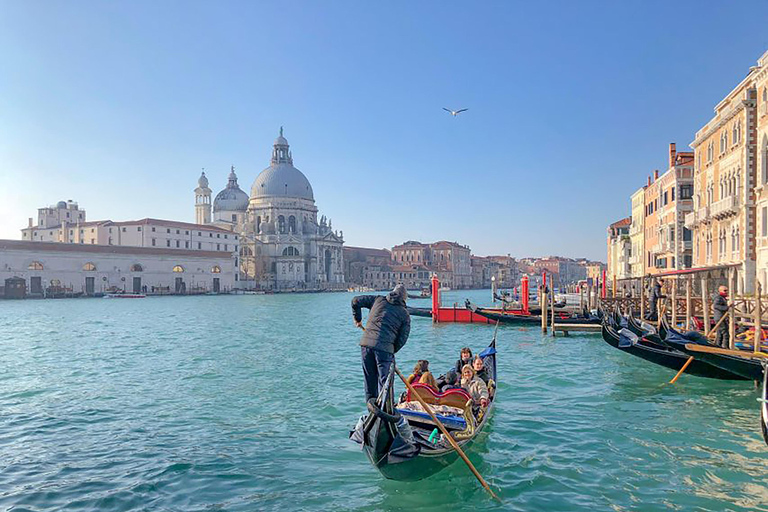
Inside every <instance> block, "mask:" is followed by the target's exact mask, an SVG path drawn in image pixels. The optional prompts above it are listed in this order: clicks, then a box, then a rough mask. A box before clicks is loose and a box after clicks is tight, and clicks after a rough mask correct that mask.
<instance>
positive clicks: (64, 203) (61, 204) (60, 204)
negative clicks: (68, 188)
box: [56, 201, 67, 208]
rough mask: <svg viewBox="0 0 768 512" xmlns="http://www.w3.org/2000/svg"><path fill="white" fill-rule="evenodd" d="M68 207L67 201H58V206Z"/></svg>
mask: <svg viewBox="0 0 768 512" xmlns="http://www.w3.org/2000/svg"><path fill="white" fill-rule="evenodd" d="M66 207H67V202H66V201H59V202H58V203H56V208H66Z"/></svg>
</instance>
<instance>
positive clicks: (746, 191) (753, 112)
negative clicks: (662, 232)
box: [685, 66, 761, 293]
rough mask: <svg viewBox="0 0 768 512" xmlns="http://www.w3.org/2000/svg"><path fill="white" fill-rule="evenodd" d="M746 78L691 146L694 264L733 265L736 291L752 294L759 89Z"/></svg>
mask: <svg viewBox="0 0 768 512" xmlns="http://www.w3.org/2000/svg"><path fill="white" fill-rule="evenodd" d="M760 71H761V67H760V66H756V67H753V68H752V69H751V70H750V72H749V74H748V75H747V76H746V78H744V80H742V81H741V82H740V83H739V84H738V85H737V86H736V87H735V88H734V89H733V90H732V91H731V92H730V93H728V95H727V96H726V97H725V98H723V100H722V101H720V103H718V104H717V106H716V107H715V116H714V117H713V118H712V119H711V120H710V121H709V122H708V123H707V124H706V125H704V126H703V127H702V128H701V129H700V130H699V131H698V132H697V133H696V137H695V139H694V140H693V142H692V143H691V147H692V148H693V149H694V155H695V156H694V160H695V166H694V182H695V185H694V189H695V190H694V205H693V208H694V211H693V212H691V213H689V214H687V215H686V217H685V226H686V227H687V228H689V229H692V230H693V265H694V266H696V267H722V266H731V267H734V268H736V270H737V286H738V292H741V293H751V292H752V290H753V286H754V280H755V275H756V258H757V255H756V247H755V241H756V239H755V229H756V224H757V215H756V205H755V200H756V197H755V187H756V185H757V174H758V173H757V169H758V168H757V165H756V150H755V149H756V144H755V142H756V136H757V133H756V120H757V119H756V118H757V108H756V107H757V90H756V87H755V79H756V77H757V75H758V74H759V72H760Z"/></svg>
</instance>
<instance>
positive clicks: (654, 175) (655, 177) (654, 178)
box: [653, 169, 659, 181]
mask: <svg viewBox="0 0 768 512" xmlns="http://www.w3.org/2000/svg"><path fill="white" fill-rule="evenodd" d="M657 179H659V170H658V169H656V170H655V171H653V181H656V180H657Z"/></svg>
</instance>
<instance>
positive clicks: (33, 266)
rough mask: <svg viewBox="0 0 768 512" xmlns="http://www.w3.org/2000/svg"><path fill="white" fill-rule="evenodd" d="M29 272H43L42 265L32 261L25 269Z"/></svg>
mask: <svg viewBox="0 0 768 512" xmlns="http://www.w3.org/2000/svg"><path fill="white" fill-rule="evenodd" d="M27 268H28V269H29V270H43V264H42V263H40V262H39V261H33V262H32V263H30V264H29V266H28V267H27Z"/></svg>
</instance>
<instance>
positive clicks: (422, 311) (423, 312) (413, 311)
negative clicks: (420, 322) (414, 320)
mask: <svg viewBox="0 0 768 512" xmlns="http://www.w3.org/2000/svg"><path fill="white" fill-rule="evenodd" d="M405 309H407V310H408V314H410V315H411V316H423V317H427V318H432V308H414V307H411V306H406V308H405Z"/></svg>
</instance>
